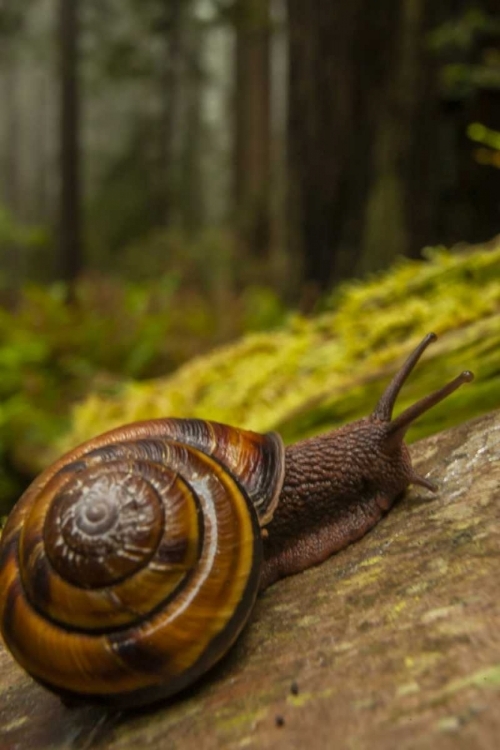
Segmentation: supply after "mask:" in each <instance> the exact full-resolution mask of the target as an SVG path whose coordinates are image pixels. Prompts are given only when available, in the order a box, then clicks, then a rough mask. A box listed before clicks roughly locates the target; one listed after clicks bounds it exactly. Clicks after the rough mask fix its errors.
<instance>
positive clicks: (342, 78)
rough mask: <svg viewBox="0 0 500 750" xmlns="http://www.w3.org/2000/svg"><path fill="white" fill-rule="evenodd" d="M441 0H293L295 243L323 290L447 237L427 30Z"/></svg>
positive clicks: (308, 276) (307, 277)
mask: <svg viewBox="0 0 500 750" xmlns="http://www.w3.org/2000/svg"><path fill="white" fill-rule="evenodd" d="M443 12H444V10H443V8H442V4H440V3H437V4H436V3H431V2H430V0H404V1H403V2H400V1H399V0H388V1H387V2H385V3H383V4H382V5H381V4H380V3H370V2H367V0H352V2H349V3H342V2H338V1H336V2H330V3H322V2H320V0H312V2H310V3H303V2H300V0H288V13H289V30H290V37H289V54H290V66H289V83H288V86H289V125H288V132H289V175H290V196H289V212H288V213H289V217H290V221H291V231H290V246H291V250H292V252H294V254H295V255H296V256H297V257H298V258H299V260H300V263H301V266H302V271H303V279H304V283H305V284H306V285H309V286H310V287H312V288H313V289H315V290H316V293H320V292H323V291H325V290H326V289H328V288H329V287H330V286H331V285H332V283H334V282H337V281H339V280H340V279H342V278H343V277H346V276H352V275H356V274H361V273H364V272H366V271H371V270H374V269H378V268H381V267H384V266H386V265H387V264H388V263H389V262H390V261H391V260H393V259H394V257H395V256H396V255H398V254H407V255H417V254H418V252H419V251H420V248H421V247H422V246H423V245H425V244H429V243H431V242H433V241H435V240H437V239H438V237H437V227H438V220H437V211H438V208H437V203H436V196H435V191H436V188H434V190H433V189H431V186H432V184H436V166H435V165H436V162H439V159H437V152H438V149H439V132H438V128H437V127H436V108H437V94H436V92H435V91H434V81H435V71H434V64H433V61H432V59H431V53H430V51H429V50H428V48H427V46H426V32H427V31H428V30H429V29H430V28H431V27H432V26H433V25H435V24H436V23H437V22H438V20H439V18H441V17H442V14H443ZM433 180H434V183H433Z"/></svg>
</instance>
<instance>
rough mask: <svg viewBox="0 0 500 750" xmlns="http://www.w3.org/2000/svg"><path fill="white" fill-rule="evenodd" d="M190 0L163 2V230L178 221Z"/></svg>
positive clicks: (161, 150)
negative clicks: (183, 90) (186, 30)
mask: <svg viewBox="0 0 500 750" xmlns="http://www.w3.org/2000/svg"><path fill="white" fill-rule="evenodd" d="M190 6H191V2H190V0H168V1H166V2H164V11H163V13H164V26H165V32H164V45H165V46H164V51H165V57H164V65H163V71H162V76H161V77H160V85H161V100H162V114H161V134H160V185H161V190H160V193H161V196H160V201H161V203H162V209H161V215H162V221H163V224H164V226H166V227H168V226H170V225H171V224H173V223H176V222H177V221H178V220H179V218H180V217H179V205H178V204H179V199H178V196H179V187H180V178H179V157H180V152H181V147H180V144H181V130H182V127H181V122H182V110H181V107H182V101H183V97H182V84H183V76H184V62H185V60H184V53H185V50H184V41H185V39H184V36H185V34H184V27H185V19H186V14H188V13H189V10H190Z"/></svg>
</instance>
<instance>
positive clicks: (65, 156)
mask: <svg viewBox="0 0 500 750" xmlns="http://www.w3.org/2000/svg"><path fill="white" fill-rule="evenodd" d="M78 17H79V5H78V0H60V2H59V46H60V77H61V157H60V164H61V193H60V274H61V277H62V278H63V279H64V280H65V281H66V282H68V284H69V285H70V286H71V285H72V284H73V282H74V281H75V279H76V278H77V277H78V275H79V274H80V272H81V270H82V267H83V248H82V236H81V174H80V143H79V138H80V92H79V76H78V26H79V19H78Z"/></svg>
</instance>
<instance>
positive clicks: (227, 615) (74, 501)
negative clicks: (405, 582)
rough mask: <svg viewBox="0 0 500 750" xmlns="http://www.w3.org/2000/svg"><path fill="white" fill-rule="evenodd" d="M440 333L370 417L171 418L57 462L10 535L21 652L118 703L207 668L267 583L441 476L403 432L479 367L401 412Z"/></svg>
mask: <svg viewBox="0 0 500 750" xmlns="http://www.w3.org/2000/svg"><path fill="white" fill-rule="evenodd" d="M434 339H435V336H434V335H433V334H429V335H428V336H427V337H426V338H425V339H424V340H423V341H422V343H421V344H420V345H419V346H418V347H417V348H416V349H415V351H414V352H413V353H412V354H411V355H410V357H409V358H408V360H407V361H406V362H405V364H404V365H403V367H402V369H401V370H400V371H399V373H398V374H397V375H396V376H395V377H394V379H393V381H392V382H391V384H390V385H389V386H388V388H387V389H386V391H385V393H384V394H383V396H382V398H381V399H380V401H379V403H378V404H377V406H376V408H375V410H374V412H373V414H372V415H371V416H369V417H367V418H365V419H361V420H358V421H356V422H353V423H351V424H349V425H346V426H344V427H342V428H340V429H338V430H334V431H332V432H330V433H327V434H325V435H321V436H319V437H315V438H311V439H309V440H303V441H301V442H299V443H296V444H295V445H292V446H289V447H288V448H286V450H285V449H284V447H283V444H282V442H281V439H280V438H279V436H278V435H276V434H274V433H269V434H267V435H258V434H256V433H252V432H249V431H245V430H238V429H236V428H232V427H228V426H226V425H220V424H217V423H211V422H204V421H201V420H182V419H161V420H151V421H149V422H139V423H136V424H132V425H127V426H125V427H122V428H118V429H116V430H112V431H111V432H108V433H106V434H104V435H101V436H99V437H97V438H95V439H93V440H91V441H89V442H87V443H85V444H84V445H82V446H80V447H78V448H76V449H75V450H73V451H71V452H70V453H69V454H67V455H66V456H64V457H63V458H62V459H60V460H59V461H58V462H56V463H55V464H54V465H53V466H51V467H49V468H48V469H47V470H46V471H45V472H44V473H43V474H42V475H41V476H40V477H39V478H38V479H37V480H35V481H34V482H33V484H32V485H31V487H30V488H29V489H28V490H27V491H26V493H25V494H24V495H23V497H22V498H21V500H20V501H19V503H18V504H17V505H16V507H15V509H14V510H13V512H12V514H11V516H10V517H9V520H8V522H7V525H6V527H5V530H4V533H3V537H2V541H1V544H0V591H1V592H2V593H1V597H0V628H1V631H2V635H3V637H4V640H5V642H6V644H7V646H8V648H9V649H10V650H11V652H12V654H13V655H14V657H15V658H16V659H17V660H18V661H19V663H20V664H21V665H22V666H23V667H24V668H25V669H26V670H27V671H28V672H29V673H30V674H31V675H32V676H33V677H34V678H35V679H36V680H38V681H39V682H41V683H42V684H44V685H45V686H46V687H48V688H49V689H51V690H53V691H55V692H57V693H59V694H60V695H61V696H62V697H63V698H66V699H73V700H74V699H77V700H78V699H84V700H88V701H92V702H98V703H104V704H108V705H115V706H119V707H125V706H138V705H143V704H145V703H150V702H153V701H156V700H159V699H161V698H164V697H167V696H169V695H172V694H174V693H176V692H178V691H179V690H181V689H183V688H184V687H186V686H187V685H189V684H191V683H192V682H193V681H195V680H196V679H197V678H198V677H199V676H200V675H201V674H203V673H204V672H205V671H207V670H208V669H209V668H210V667H211V666H212V665H213V664H214V663H215V662H216V661H217V660H218V659H220V658H221V656H222V655H223V654H224V653H225V652H226V651H227V650H228V649H229V647H230V646H231V644H232V643H233V642H234V640H235V638H236V637H237V636H238V634H239V632H240V631H241V629H242V627H243V626H244V624H245V622H246V620H247V619H248V617H249V615H250V612H251V609H252V607H253V603H254V600H255V597H256V595H257V592H258V590H259V588H261V589H262V588H264V587H265V586H268V585H269V584H271V583H272V582H274V581H276V580H277V579H279V578H281V577H283V576H286V575H290V574H293V573H296V572H298V571H301V570H304V569H305V568H307V567H309V566H311V565H315V564H317V563H319V562H321V561H322V560H324V559H326V558H327V557H328V556H330V555H331V554H332V553H334V552H336V551H337V550H339V549H341V548H342V547H345V546H346V545H348V544H349V543H350V542H352V541H355V540H356V539H359V538H360V537H361V536H363V534H365V533H366V532H367V531H368V530H369V529H370V528H371V527H372V526H373V525H374V524H375V523H376V522H377V521H378V520H379V519H380V518H381V516H382V515H383V514H384V513H385V512H387V510H389V508H390V507H391V505H392V504H393V503H394V502H395V500H396V499H397V498H398V497H399V496H400V495H401V494H402V492H403V491H404V490H405V489H406V487H407V486H408V485H409V484H411V483H415V484H421V485H423V486H424V487H427V488H428V489H434V488H433V485H432V484H431V483H430V482H429V481H428V480H427V479H425V478H423V477H420V476H418V475H417V474H415V472H414V471H413V469H412V466H411V461H410V456H409V453H408V450H407V448H406V446H405V445H404V443H403V438H404V435H405V433H406V430H407V428H408V426H409V425H410V423H411V422H412V421H413V420H414V419H415V418H417V417H418V416H419V415H420V414H422V413H423V412H424V411H426V410H427V409H429V408H430V407H432V406H433V405H434V404H436V403H437V402H438V401H441V400H442V399H443V398H445V397H446V396H447V395H448V394H450V393H451V392H453V391H454V390H455V389H456V388H458V387H459V386H460V385H461V384H462V383H464V382H466V381H470V380H471V379H472V374H471V373H469V372H464V373H462V374H461V375H459V376H458V377H457V378H456V379H455V380H453V381H451V382H450V383H448V384H447V385H445V386H444V387H443V388H441V389H440V390H438V391H436V392H435V393H433V394H431V395H429V396H427V397H426V398H424V399H422V400H421V401H419V402H418V403H417V404H414V405H413V406H411V407H410V408H408V409H407V410H406V411H405V412H403V413H402V414H400V415H399V416H398V417H396V418H395V419H394V420H392V410H393V406H394V402H395V400H396V397H397V395H398V393H399V390H400V388H401V386H402V384H403V383H404V381H405V380H406V378H407V376H408V375H409V373H410V372H411V370H412V369H413V367H414V366H415V364H416V362H417V361H418V359H419V358H420V356H421V354H422V352H423V351H424V350H425V348H426V347H427V346H428V344H429V343H430V342H431V341H433V340H434ZM262 527H265V528H262Z"/></svg>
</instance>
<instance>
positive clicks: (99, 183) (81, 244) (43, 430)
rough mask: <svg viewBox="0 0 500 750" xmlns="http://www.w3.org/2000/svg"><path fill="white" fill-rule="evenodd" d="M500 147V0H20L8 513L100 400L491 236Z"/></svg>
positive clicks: (2, 275)
mask: <svg viewBox="0 0 500 750" xmlns="http://www.w3.org/2000/svg"><path fill="white" fill-rule="evenodd" d="M499 131H500V15H499V14H498V6H497V0H477V1H476V2H471V1H470V0H382V1H381V2H377V3H375V2H372V0H350V2H348V3H346V2H340V0H335V1H333V0H331V2H323V1H322V0H309V1H308V2H304V1H303V0H302V1H301V0H80V1H78V0H0V464H1V467H2V471H1V473H0V514H1V509H2V507H3V508H5V507H8V506H9V505H10V504H11V503H12V500H13V499H14V498H15V497H16V495H17V493H18V492H19V491H20V490H21V489H22V487H23V486H25V484H26V481H27V480H28V479H29V478H30V477H31V476H32V475H33V471H34V468H35V467H37V466H38V464H41V463H43V456H44V455H45V453H44V449H43V447H41V446H46V445H47V443H50V444H52V443H54V442H55V441H56V440H57V439H58V438H59V436H60V435H61V434H62V433H63V432H64V431H65V430H67V429H68V423H69V420H70V413H71V409H70V407H71V406H72V405H73V404H75V403H78V402H81V401H82V399H84V398H85V397H87V396H88V395H89V394H92V393H99V394H104V395H106V396H113V394H116V393H117V392H118V391H119V390H120V388H121V387H122V385H123V383H124V382H131V381H133V382H138V381H142V380H145V379H149V378H155V377H159V376H164V375H166V374H168V373H170V372H173V371H174V370H176V369H177V368H178V367H179V366H181V365H182V364H183V363H185V362H187V361H188V360H190V359H191V358H192V357H194V356H196V355H199V354H200V353H202V352H208V351H209V350H212V349H213V347H214V346H216V345H220V344H225V343H226V342H230V341H233V340H236V339H237V337H239V336H241V335H243V334H246V333H249V332H256V331H266V330H269V329H274V330H279V329H280V327H282V326H284V325H287V324H289V323H290V320H293V321H294V322H293V325H295V326H298V325H299V323H298V321H300V320H303V319H304V317H303V316H312V315H315V316H317V315H319V314H321V312H322V311H324V310H325V309H327V308H328V307H329V306H331V305H333V304H334V301H335V299H336V295H337V294H338V293H339V292H338V290H339V288H340V289H342V288H344V287H342V286H340V287H339V285H342V284H345V283H346V281H347V280H349V279H353V278H355V279H367V278H368V279H371V278H372V274H373V273H375V272H381V271H383V270H384V269H387V268H388V267H390V266H391V265H392V264H394V263H395V262H396V263H398V262H399V261H398V259H400V258H401V257H406V258H408V259H413V260H415V261H418V260H421V259H425V258H427V257H428V255H429V253H428V250H426V248H429V247H435V246H441V245H444V246H447V247H451V248H453V247H454V246H456V245H457V243H486V242H487V241H488V240H490V239H491V238H493V237H494V236H495V235H496V234H498V232H499V229H500V132H499ZM452 252H454V250H453V251H452ZM424 262H425V261H424ZM488 268H489V270H488V278H489V279H491V277H492V276H495V275H496V277H497V279H498V276H499V269H498V263H497V265H496V267H493V270H492V266H491V263H490V265H489V266H488ZM461 273H463V274H466V273H470V271H467V272H465V271H464V272H462V271H461ZM405 283H406V282H405ZM495 294H496V292H495ZM332 300H333V302H332ZM495 300H497V298H496V297H495ZM497 303H498V301H497V302H495V304H497ZM466 306H467V303H465V307H466ZM489 312H490V313H491V310H490V311H489ZM301 316H302V317H301ZM423 332H425V331H423ZM218 366H219V365H218ZM219 372H220V366H219ZM294 408H295V407H294ZM146 411H147V410H146ZM148 415H149V414H148V413H146V414H145V416H148ZM34 455H36V456H37V457H38V458H37V460H33V456H34ZM40 456H41V457H42V458H40ZM2 503H3V506H2Z"/></svg>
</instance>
